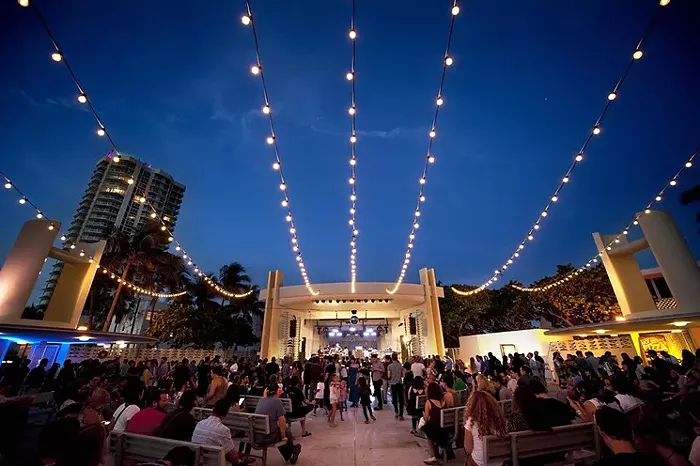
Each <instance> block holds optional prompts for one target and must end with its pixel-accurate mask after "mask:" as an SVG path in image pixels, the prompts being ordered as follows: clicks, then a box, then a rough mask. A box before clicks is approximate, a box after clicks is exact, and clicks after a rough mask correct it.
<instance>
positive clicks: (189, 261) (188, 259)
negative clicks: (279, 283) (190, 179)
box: [141, 198, 254, 299]
mask: <svg viewBox="0 0 700 466" xmlns="http://www.w3.org/2000/svg"><path fill="white" fill-rule="evenodd" d="M141 199H144V198H141ZM143 204H144V205H145V206H146V208H148V209H149V210H150V211H151V214H150V217H151V219H153V220H154V221H158V222H159V223H160V225H161V226H160V229H161V231H162V232H164V233H165V234H167V235H168V242H171V243H175V251H176V252H177V253H179V254H181V256H182V260H183V263H184V264H185V265H187V266H189V267H190V269H192V273H193V275H194V276H197V277H200V278H201V279H202V280H203V281H204V283H205V284H206V285H207V286H209V288H211V289H212V290H214V291H215V292H217V293H219V294H221V295H224V296H226V297H227V298H236V299H238V298H245V297H246V296H250V295H251V294H252V293H253V291H254V290H253V289H250V290H248V291H246V292H244V293H236V292H233V291H229V290H227V289H226V288H224V287H223V286H221V285H220V284H219V283H217V281H216V280H214V279H212V278H210V277H209V276H208V275H207V274H206V273H204V272H203V271H202V269H201V268H200V267H199V266H198V265H197V263H196V261H195V260H194V258H193V257H192V256H190V255H188V254H187V250H186V249H185V247H184V246H183V245H182V243H180V242H179V241H178V240H177V239H176V238H175V235H174V234H173V232H172V231H171V229H170V228H171V226H170V225H171V224H170V223H169V218H168V217H167V216H161V215H159V214H158V211H157V210H156V208H155V207H153V205H152V204H150V203H149V202H148V201H145V202H143Z"/></svg>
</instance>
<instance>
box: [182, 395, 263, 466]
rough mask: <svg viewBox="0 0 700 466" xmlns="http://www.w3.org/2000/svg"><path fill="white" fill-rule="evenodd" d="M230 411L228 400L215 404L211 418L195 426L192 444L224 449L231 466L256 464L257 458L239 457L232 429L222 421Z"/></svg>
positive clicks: (223, 399) (224, 399)
mask: <svg viewBox="0 0 700 466" xmlns="http://www.w3.org/2000/svg"><path fill="white" fill-rule="evenodd" d="M229 409H231V402H230V401H229V400H228V399H227V398H222V399H220V400H218V401H217V402H216V403H214V409H213V410H212V413H211V416H209V417H208V418H206V419H203V420H201V421H199V422H198V423H197V425H196V426H195V428H194V433H192V443H199V444H201V445H214V446H220V447H223V449H224V454H225V455H226V460H227V461H229V462H230V463H231V464H250V463H254V462H255V458H251V457H245V458H239V457H238V452H237V451H236V449H235V447H234V444H233V439H232V438H231V429H229V428H228V427H226V426H225V425H224V423H223V422H222V421H221V419H222V418H224V417H226V415H227V414H228V411H229Z"/></svg>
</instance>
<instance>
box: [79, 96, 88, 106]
mask: <svg viewBox="0 0 700 466" xmlns="http://www.w3.org/2000/svg"><path fill="white" fill-rule="evenodd" d="M78 102H80V103H81V104H85V103H87V96H86V95H85V94H80V95H78Z"/></svg>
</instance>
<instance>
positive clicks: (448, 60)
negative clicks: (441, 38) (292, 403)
mask: <svg viewBox="0 0 700 466" xmlns="http://www.w3.org/2000/svg"><path fill="white" fill-rule="evenodd" d="M459 11H460V10H459V6H458V4H457V0H454V1H453V2H452V10H451V18H450V28H449V32H448V34H447V45H446V47H445V54H444V56H443V58H442V73H441V75H440V86H439V87H438V92H437V96H436V100H435V112H434V113H433V121H432V124H431V125H430V132H429V133H428V152H427V154H426V155H425V161H424V163H423V174H422V175H421V177H420V178H419V179H418V197H417V200H416V207H415V209H414V210H413V216H412V221H411V229H410V231H409V234H408V244H407V246H406V252H405V254H404V258H403V262H402V265H401V271H400V272H399V277H398V279H397V280H396V283H395V284H394V287H393V288H391V289H389V288H387V290H386V292H387V293H389V294H394V293H396V292H397V291H398V289H399V286H401V283H402V282H403V280H404V277H405V275H406V270H407V269H408V264H409V263H410V262H411V254H412V252H413V246H414V240H415V238H416V232H417V230H418V228H419V227H420V222H419V221H420V216H421V211H422V208H421V207H422V205H423V203H424V202H425V200H426V198H425V195H424V192H425V183H426V181H427V179H428V167H429V166H430V165H432V164H433V163H434V162H435V155H434V154H433V152H432V150H433V141H434V140H435V137H436V136H437V123H438V115H439V113H440V107H441V106H442V105H443V104H444V103H445V101H444V96H443V91H444V86H445V76H446V74H447V68H448V67H449V66H452V64H453V63H454V58H453V57H452V56H451V55H450V45H451V44H452V33H453V32H454V26H455V19H456V17H457V15H458V14H459Z"/></svg>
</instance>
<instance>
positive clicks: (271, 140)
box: [265, 136, 275, 145]
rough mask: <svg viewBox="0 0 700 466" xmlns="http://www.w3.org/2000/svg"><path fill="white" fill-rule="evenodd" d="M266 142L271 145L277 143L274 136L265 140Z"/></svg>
mask: <svg viewBox="0 0 700 466" xmlns="http://www.w3.org/2000/svg"><path fill="white" fill-rule="evenodd" d="M265 142H267V143H268V144H269V145H272V144H274V143H275V138H274V136H268V137H267V139H265Z"/></svg>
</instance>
